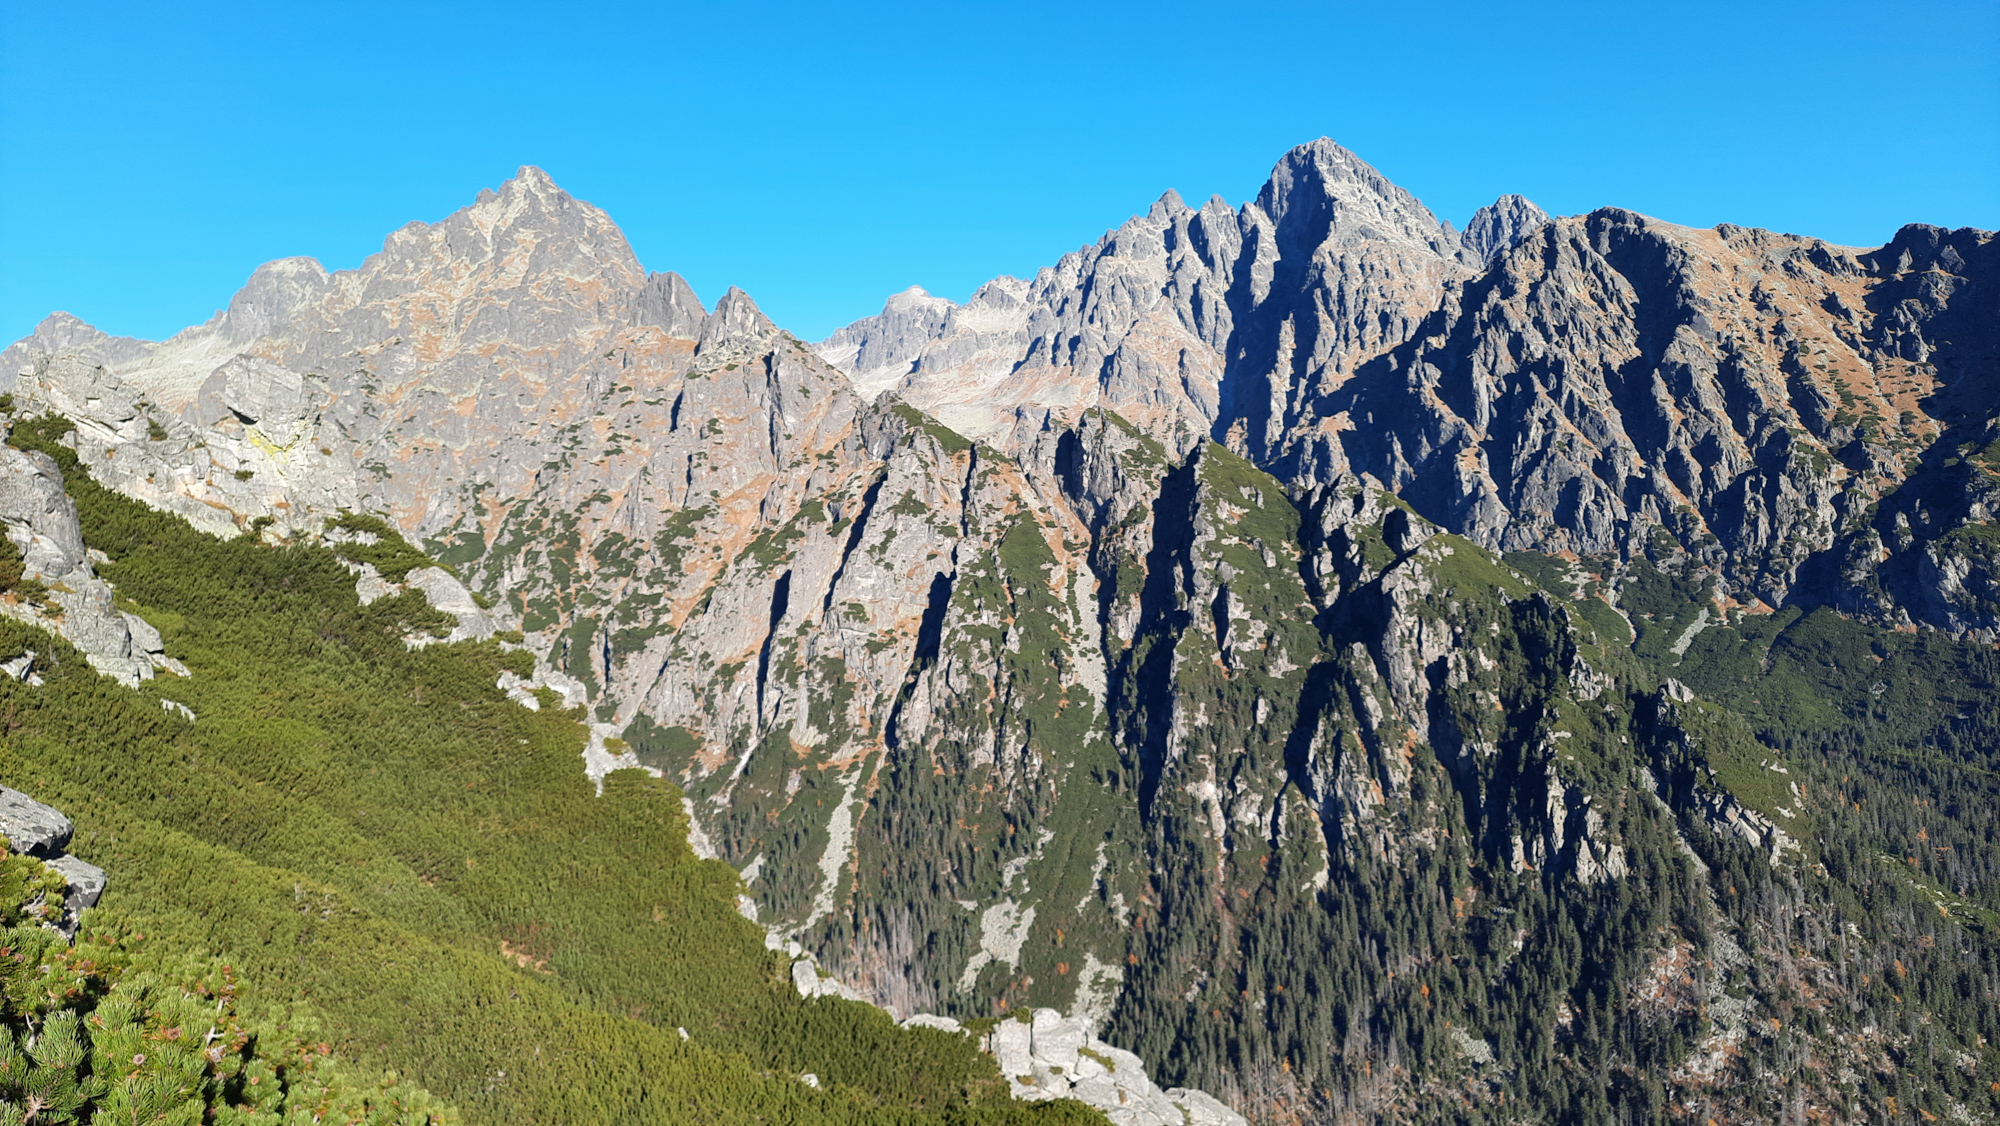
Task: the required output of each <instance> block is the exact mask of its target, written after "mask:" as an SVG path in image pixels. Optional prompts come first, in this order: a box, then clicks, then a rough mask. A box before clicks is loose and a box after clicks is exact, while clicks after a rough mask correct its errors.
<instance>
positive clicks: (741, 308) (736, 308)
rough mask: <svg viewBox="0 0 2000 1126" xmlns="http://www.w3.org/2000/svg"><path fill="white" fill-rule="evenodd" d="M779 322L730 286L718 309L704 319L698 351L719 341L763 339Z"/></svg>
mask: <svg viewBox="0 0 2000 1126" xmlns="http://www.w3.org/2000/svg"><path fill="white" fill-rule="evenodd" d="M777 327H778V326H776V325H774V324H772V323H771V319H770V318H769V317H766V316H765V315H764V311H763V310H762V309H759V308H758V307H757V303H756V302H755V301H752V300H750V295H749V294H747V293H745V292H743V291H742V290H740V289H738V288H736V287H735V286H733V285H732V286H730V287H729V292H728V293H725V294H723V295H722V299H721V300H720V301H717V302H716V303H715V312H713V313H710V314H709V315H708V319H707V320H705V321H703V322H702V326H701V339H700V340H699V341H697V342H696V344H695V352H696V354H700V353H702V352H705V351H707V350H708V349H710V348H713V347H714V346H716V345H717V344H721V343H724V342H726V341H731V340H760V339H762V338H764V337H766V336H769V335H770V334H771V333H773V332H775V331H777Z"/></svg>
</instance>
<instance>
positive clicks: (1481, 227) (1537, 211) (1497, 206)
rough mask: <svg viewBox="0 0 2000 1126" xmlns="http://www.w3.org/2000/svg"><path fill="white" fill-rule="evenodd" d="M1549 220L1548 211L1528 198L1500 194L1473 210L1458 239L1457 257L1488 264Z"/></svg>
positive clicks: (1480, 265)
mask: <svg viewBox="0 0 2000 1126" xmlns="http://www.w3.org/2000/svg"><path fill="white" fill-rule="evenodd" d="M1548 221H1549V215H1548V212H1546V211H1543V210H1542V209H1541V208H1539V207H1536V206H1535V205H1534V204H1532V203H1530V202H1528V201H1527V199H1525V198H1523V197H1521V196H1518V195H1513V194H1511V193H1510V194H1508V195H1503V196H1501V197H1500V198H1499V199H1496V200H1494V201H1493V202H1492V203H1489V204H1487V205H1486V206H1485V207H1482V208H1480V209H1479V210H1478V211H1475V212H1473V213H1472V218H1471V220H1470V221H1468V222H1467V223H1466V224H1465V236H1464V238H1463V239H1462V240H1461V241H1460V246H1459V258H1460V259H1461V260H1463V261H1464V262H1465V263H1466V264H1467V265H1469V266H1472V267H1475V268H1478V269H1485V268H1487V267H1490V266H1492V265H1493V263H1495V262H1497V261H1499V259H1500V257H1501V256H1502V255H1504V254H1506V253H1507V252H1508V251H1509V250H1512V249H1514V247H1516V246H1518V245H1520V243H1521V240H1523V239H1525V238H1527V237H1528V235H1530V234H1532V233H1533V232H1534V231H1535V230H1537V229H1539V228H1540V227H1541V225H1542V224H1544V223H1546V222H1548Z"/></svg>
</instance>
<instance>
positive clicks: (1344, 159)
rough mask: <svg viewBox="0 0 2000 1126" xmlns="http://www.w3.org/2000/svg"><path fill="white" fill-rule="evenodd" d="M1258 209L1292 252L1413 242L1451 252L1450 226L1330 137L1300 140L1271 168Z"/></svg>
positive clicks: (1259, 198)
mask: <svg viewBox="0 0 2000 1126" xmlns="http://www.w3.org/2000/svg"><path fill="white" fill-rule="evenodd" d="M1254 206H1255V208H1256V209H1257V210H1258V211H1260V212H1262V213H1263V214H1264V215H1265V216H1267V217H1268V218H1269V219H1270V221H1271V222H1272V224H1274V225H1275V227H1276V228H1277V232H1278V237H1279V239H1280V241H1281V243H1283V244H1284V245H1285V246H1286V247H1288V248H1291V249H1292V250H1293V252H1296V251H1298V250H1305V251H1307V252H1308V253H1309V252H1310V251H1311V249H1312V248H1315V247H1318V246H1320V245H1321V244H1323V243H1326V242H1327V241H1329V239H1334V240H1337V241H1340V242H1363V241H1370V242H1372V241H1382V240H1390V241H1398V240H1400V241H1408V242H1414V243H1418V244H1421V245H1424V246H1427V247H1429V248H1431V249H1432V250H1433V251H1435V252H1437V253H1440V254H1445V253H1451V252H1455V251H1456V250H1457V246H1456V240H1455V239H1454V238H1453V236H1452V234H1451V231H1450V228H1449V227H1446V226H1445V225H1444V224H1443V223H1441V222H1439V221H1438V218H1437V216H1436V215H1433V214H1432V213H1431V211H1430V209H1429V208H1427V207H1425V206H1424V205H1423V204H1422V203H1420V202H1418V201H1417V198H1416V197H1415V196H1413V195H1411V194H1410V193H1409V192H1408V191H1405V190H1404V189H1402V188H1400V187H1397V186H1396V185H1395V184H1394V183H1392V182H1391V181H1390V180H1389V178H1388V177H1387V176H1384V175H1382V174H1381V173H1380V172H1378V171H1376V170H1375V168H1374V166H1373V165H1370V164H1369V163H1368V162H1367V161H1365V160H1362V159H1361V158H1360V157H1358V156H1356V155H1354V153H1352V152H1350V151H1348V150H1347V149H1346V148H1344V147H1342V146H1341V145H1340V144H1338V143H1337V142H1335V141H1334V140H1332V139H1331V138H1328V137H1321V138H1320V139H1319V140H1317V141H1313V142H1311V143H1310V144H1304V145H1300V146H1299V147H1297V148H1295V149H1293V150H1292V151H1291V152H1288V153H1286V154H1285V155H1284V157H1283V158H1282V159H1281V160H1279V161H1278V164H1277V167H1275V168H1273V169H1272V170H1271V178H1270V179H1269V180H1268V181H1266V183H1265V184H1264V188H1263V190H1262V191H1260V192H1259V193H1258V194H1257V201H1256V203H1255V205H1254Z"/></svg>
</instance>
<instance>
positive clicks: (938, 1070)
mask: <svg viewBox="0 0 2000 1126" xmlns="http://www.w3.org/2000/svg"><path fill="white" fill-rule="evenodd" d="M65 428H66V427H65V426H63V425H62V424H47V423H42V422H39V421H37V422H29V423H23V424H21V425H18V426H17V427H16V428H15V430H14V436H13V441H14V442H16V443H17V444H18V445H20V446H22V447H24V448H36V449H41V450H43V451H45V452H47V453H49V454H50V455H51V456H53V457H55V458H56V459H57V461H58V462H59V463H62V464H63V465H64V466H65V469H66V471H67V473H68V485H69V488H70V491H71V493H72V495H73V496H74V498H75V499H76V501H77V502H78V507H79V510H80V514H81V520H82V525H83V530H84V536H85V539H86V541H87V542H88V543H89V544H90V545H91V546H92V547H94V548H97V549H99V550H101V551H104V552H105V553H106V554H108V555H109V557H110V560H111V562H109V563H108V564H105V565H104V566H103V568H102V569H103V572H104V573H105V574H106V575H107V576H108V577H110V578H111V579H112V581H113V582H114V583H115V584H116V585H117V588H118V591H119V593H120V595H121V596H122V597H123V598H125V599H127V600H129V606H130V607H131V608H133V609H135V610H136V612H138V613H140V614H142V615H144V616H145V617H146V618H147V619H148V620H150V621H152V622H153V623H154V624H155V625H156V626H158V627H159V628H160V630H161V631H162V633H163V634H165V635H166V636H167V637H168V646H169V649H170V650H171V651H172V652H173V653H174V655H176V656H178V657H180V658H181V659H183V660H184V661H185V662H186V663H187V665H188V667H189V668H190V669H191V670H192V671H193V674H194V675H193V678H192V679H191V680H187V681H181V680H167V681H154V682H151V683H149V684H147V685H146V686H145V688H144V689H143V690H141V691H136V692H135V691H131V690H127V689H124V688H121V687H119V686H118V685H116V684H115V683H113V682H112V681H110V680H107V679H104V678H102V677H99V676H98V675H96V674H95V673H93V672H92V671H91V670H90V669H89V668H88V666H87V665H86V664H85V663H84V661H83V660H82V659H81V658H80V656H79V655H77V654H76V653H75V652H74V651H73V650H70V649H69V648H68V647H67V646H65V645H63V644H62V643H61V642H59V641H57V640H55V639H53V638H51V637H49V636H48V635H46V634H44V633H42V632H40V631H38V630H32V629H29V628H27V627H25V626H21V625H18V624H15V623H12V622H0V650H4V651H5V655H6V656H7V657H13V656H16V655H19V654H20V653H23V652H26V651H28V650H33V651H34V652H35V654H36V657H35V665H34V667H35V670H36V671H37V672H39V673H40V675H41V676H42V677H43V678H45V680H46V684H45V685H43V686H41V687H30V686H28V685H26V684H24V683H20V682H17V681H14V680H12V679H5V680H0V777H4V778H5V779H7V781H8V782H9V783H10V784H11V785H13V786H15V787H16V788H19V789H23V790H26V791H28V792H30V793H33V794H34V795H36V796H37V797H38V798H40V799H42V800H45V801H48V802H50V803H51V804H54V805H57V806H58V807H60V808H62V809H63V810H65V811H66V812H67V813H68V814H69V815H70V816H71V817H72V818H73V819H74V820H75V821H76V823H77V826H78V830H77V836H76V839H75V841H74V842H73V844H72V851H73V852H74V853H76V854H77V855H79V856H82V857H84V858H86V859H88V860H90V861H91V862H93V863H96V864H98V865H100V866H102V867H104V868H105V869H107V870H108V871H109V872H110V873H111V874H112V884H111V890H110V891H109V892H108V893H107V895H106V897H105V899H104V902H103V904H102V905H101V906H100V907H99V908H97V909H95V910H94V911H93V912H92V913H91V914H90V916H88V918H87V926H86V931H85V935H84V937H83V943H84V944H85V945H86V946H88V944H90V943H92V942H97V941H100V936H102V935H107V934H111V933H114V932H115V933H118V934H123V935H127V936H128V937H127V938H126V939H124V941H127V942H131V943H141V944H142V946H143V947H144V948H145V949H148V950H159V951H163V952H164V954H163V955H162V957H163V958H164V959H166V960H167V961H169V962H174V963H175V964H182V963H187V960H188V959H197V960H199V959H207V960H211V961H219V962H226V963H227V964H228V965H229V966H231V967H232V972H233V973H235V974H238V975H240V979H241V981H242V982H243V988H242V993H241V996H240V998H239V1001H238V1003H239V1005H240V1006H241V1007H242V1009H243V1010H244V1012H245V1013H246V1015H247V1016H248V1017H249V1018H250V1019H256V1020H268V1021H285V1020H291V1019H299V1018H300V1017H301V1016H302V1017H303V1018H305V1019H310V1020H314V1021H316V1022H317V1024H318V1026H319V1028H320V1029H321V1032H320V1033H319V1035H320V1036H321V1037H322V1038H324V1039H325V1040H327V1041H328V1042H329V1045H330V1047H331V1048H332V1049H333V1050H334V1051H336V1052H337V1054H338V1056H339V1057H340V1058H341V1059H343V1060H345V1061H348V1063H349V1064H351V1065H352V1066H354V1067H356V1068H365V1069H378V1070H379V1069H393V1070H395V1071H396V1072H397V1073H399V1074H400V1075H401V1076H403V1077H405V1079H406V1080H407V1081H408V1082H409V1083H411V1084H415V1085H420V1086H421V1087H423V1088H425V1089H427V1090H428V1091H429V1092H431V1093H432V1094H433V1095H434V1096H435V1097H436V1098H437V1099H438V1100H441V1101H445V1102H449V1103H452V1104H455V1105H456V1106H457V1107H459V1108H461V1110H462V1111H463V1113H464V1114H465V1116H466V1117H467V1118H468V1119H469V1120H473V1121H492V1122H517V1121H536V1122H613V1121H616V1122H690V1121H715V1122H753V1121H771V1122H797V1123H813V1122H828V1123H834V1122H840V1123H846V1122H856V1123H859V1122H908V1123H924V1122H947V1121H962V1120H972V1119H976V1120H978V1121H982V1122H987V1121H996V1122H1007V1121H1029V1120H1032V1121H1036V1122H1060V1121H1072V1120H1074V1121H1090V1120H1095V1115H1094V1114H1093V1113H1092V1112H1088V1111H1085V1110H1084V1109H1083V1108H1081V1107H1079V1106H1077V1105H1076V1104H1067V1103H1065V1104H1048V1105H1044V1106H1037V1107H1030V1106H1026V1105H1020V1104H1014V1103H1012V1102H1010V1101H1008V1099H1007V1096H1006V1094H1005V1091H1004V1087H1003V1086H1002V1084H1001V1081H1000V1079H999V1076H998V1075H997V1073H996V1072H995V1070H994V1068H993V1065H992V1063H991V1061H990V1060H989V1059H987V1058H986V1057H985V1056H983V1055H982V1054H980V1053H979V1052H978V1051H977V1049H976V1046H975V1045H974V1043H973V1042H972V1041H971V1040H969V1039H967V1038H965V1037H960V1036H953V1035H948V1034H945V1033H941V1032H935V1031H929V1030H911V1031H903V1030H899V1029H897V1028H896V1027H895V1026H894V1025H893V1023H892V1022H891V1021H890V1019H889V1018H888V1016H887V1015H886V1014H883V1013H881V1012H879V1011H878V1010H875V1009H872V1008H870V1007H868V1006H864V1005H859V1004H854V1003H851V1002H844V1001H838V1000H831V999H821V1000H815V1001H810V1002H809V1001H804V1000H801V999H800V998H798V997H797V995H796V993H795V992H794V991H793V990H792V988H791V986H790V984H789V982H788V981H787V980H786V978H785V977H784V965H783V963H782V962H781V961H780V960H779V959H778V958H777V957H776V956H775V955H772V954H769V953H767V952H766V951H765V949H764V946H763V942H762V935H761V933H760V932H759V931H758V930H757V928H756V927H755V925H754V924H751V923H750V922H748V921H747V920H745V919H743V918H742V917H741V916H740V915H739V914H738V913H737V911H736V909H735V896H736V894H737V890H738V880H737V877H736V875H735V873H733V872H732V871H730V870H729V869H728V868H727V867H725V866H723V865H721V864H719V863H714V862H706V861H701V860H698V859H696V858H695V857H694V856H693V854H692V853H691V852H690V850H689V848H688V845H687V840H686V822H685V816H684V814H683V813H682V811H681V796H680V792H679V791H678V790H677V789H676V788H675V787H674V786H672V785H670V784H668V783H665V782H661V781H657V780H655V779H652V778H650V777H647V776H646V775H644V774H642V773H639V772H636V771H625V772H619V773H615V774H612V775H611V776H609V777H608V778H607V779H606V783H605V786H604V792H603V794H602V796H597V795H595V794H594V793H593V789H592V785H591V783H590V781H589V780H588V778H586V777H585V775H584V773H583V771H582V769H581V763H580V762H579V759H578V755H579V753H580V751H581V750H582V747H583V733H582V729H581V728H580V727H579V726H578V725H577V723H576V720H577V718H578V716H577V714H576V713H573V712H572V713H563V712H560V711H558V710H557V709H556V708H554V707H553V706H549V705H551V704H553V703H554V700H553V698H545V701H544V705H545V706H544V707H543V708H542V709H541V710H540V711H530V710H528V709H525V708H522V707H520V706H519V705H517V704H514V703H513V702H511V701H509V700H507V699H506V698H505V696H503V695H502V694H501V693H500V691H498V690H497V689H496V688H495V687H494V683H495V681H496V679H497V678H498V676H499V674H500V672H501V670H502V669H505V668H508V667H510V666H512V665H515V664H516V663H518V662H521V661H522V660H523V659H524V658H523V656H522V655H520V654H517V653H508V652H505V651H503V650H502V648H500V647H499V646H497V645H495V644H493V643H479V644H472V643H466V644H458V645H450V646H444V645H436V646H429V647H424V648H418V649H409V648H407V647H406V646H405V645H404V643H403V640H402V638H403V637H404V636H405V635H406V634H409V633H412V632H416V631H423V630H425V629H427V628H428V627H429V626H431V625H432V624H434V623H433V621H432V619H433V617H434V615H435V611H432V610H431V609H430V608H429V607H428V606H427V605H424V604H422V603H421V602H419V601H417V600H415V599H413V598H409V597H403V598H385V599H382V600H378V601H376V602H375V603H373V604H371V605H369V606H367V607H363V606H361V605H360V604H359V602H358V600H357V598H356V596H355V593H354V589H353V580H352V576H351V575H350V574H349V573H348V571H347V570H346V569H345V568H344V567H343V566H342V565H341V563H340V561H339V560H338V559H337V558H336V557H335V556H334V555H333V553H332V552H330V551H327V550H323V549H319V548H305V547H291V548H274V547H269V546H265V545H263V544H260V543H258V542H256V541H255V540H253V539H250V538H242V539H236V540H229V541H223V540H218V539H215V538H213V537H210V536H207V535H205V534H202V533H200V532H197V531H195V530H193V529H192V528H191V527H189V526H188V525H187V524H185V523H183V522H182V521H181V520H179V519H178V518H175V517H170V516H166V515H162V514H159V513H156V512H153V511H151V510H149V509H147V508H145V507H144V506H142V505H140V504H138V503H136V502H134V501H131V500H129V499H126V498H124V497H122V496H119V495H117V494H114V493H111V492H109V491H107V490H105V489H102V488H100V487H98V486H97V485H96V484H95V483H94V482H93V481H91V480H90V479H89V477H88V476H87V475H85V474H83V473H81V472H79V471H78V470H77V469H76V463H75V460H74V457H73V455H71V454H70V453H69V451H68V450H67V449H65V448H63V447H62V446H61V445H60V444H59V443H58V441H57V437H58V436H59V434H60V433H61V431H62V430H63V429H65ZM162 699H170V700H173V701H175V702H177V703H180V704H183V705H185V706H187V707H188V708H190V709H192V710H193V712H194V713H195V715H196V716H197V718H196V720H195V721H193V722H192V723H190V722H188V721H186V720H185V719H183V718H180V717H179V716H178V715H177V714H175V713H172V712H169V711H167V710H165V709H164V708H163V705H162V704H161V702H160V701H161V700H162ZM139 935H144V939H143V941H142V940H141V939H139V937H138V936H139ZM187 964H194V963H187ZM294 1014H297V1015H296V1016H295V1015H294ZM11 1019H17V1018H14V1017H11V1016H10V1020H11ZM683 1029H684V1030H685V1033H686V1034H685V1036H683V1034H682V1032H681V1030H683ZM808 1072H809V1073H812V1074H814V1075H816V1076H817V1077H818V1078H819V1080H820V1083H821V1086H820V1087H819V1088H818V1089H815V1088H813V1087H811V1086H808V1085H807V1084H805V1083H803V1082H801V1081H800V1080H799V1079H798V1076H799V1075H801V1074H802V1073H808ZM968 1116H970V1118H968ZM189 1120H190V1121H193V1119H189Z"/></svg>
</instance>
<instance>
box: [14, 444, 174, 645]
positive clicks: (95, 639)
mask: <svg viewBox="0 0 2000 1126" xmlns="http://www.w3.org/2000/svg"><path fill="white" fill-rule="evenodd" d="M0 526H4V528H5V532H6V536H7V539H8V541H9V543H10V544H11V546H12V548H13V550H14V551H15V552H17V553H18V554H19V557H20V559H21V576H20V577H21V579H22V580H24V581H28V582H32V583H34V584H36V585H37V587H38V588H39V589H36V590H33V591H32V592H30V591H29V590H27V589H25V588H21V587H18V586H17V587H16V588H15V589H13V590H12V591H9V592H6V593H4V594H0V613H4V614H6V615H8V616H9V617H13V618H18V619H21V620H23V621H26V622H29V623H31V624H34V625H37V626H41V627H43V628H45V629H48V630H49V631H50V632H52V633H55V634H58V635H60V636H61V637H62V638H63V640H65V641H68V642H69V643H70V644H71V645H74V646H76V648H77V649H78V650H79V651H80V652H82V653H83V655H84V657H85V659H87V660H88V661H89V662H90V664H91V666H92V667H93V668H95V669H97V670H98V671H99V672H102V673H104V674H106V675H108V676H112V677H116V678H117V679H118V680H120V681H122V682H124V683H125V684H127V685H136V684H138V683H139V682H140V681H142V680H150V679H152V677H153V675H154V673H155V672H156V671H157V670H167V671H170V672H173V673H175V674H177V675H181V676H185V675H187V670H186V669H185V668H184V667H182V666H181V664H180V662H178V661H176V660H174V659H173V658H171V657H168V656H167V655H166V653H165V648H164V645H163V643H162V642H161V640H160V633H159V631H158V630H156V629H154V628H153V627H152V626H151V625H149V624H147V622H146V621H145V619H143V618H141V617H139V616H138V615H137V614H130V613H126V612H124V611H121V610H119V609H118V608H117V607H116V606H115V605H114V604H113V595H112V593H111V588H110V586H108V585H107V584H106V583H105V582H104V580H102V579H100V578H98V577H97V574H96V571H95V569H94V567H93V566H92V564H91V560H90V556H89V553H88V552H87V551H86V550H85V548H84V545H83V533H82V531H81V530H80V529H79V528H78V526H77V517H76V504H75V503H74V502H73V501H71V500H70V499H69V496H68V494H66V493H65V492H63V480H62V471H61V470H60V469H58V468H57V467H56V464H55V463H54V462H53V461H51V460H49V458H48V456H47V455H45V454H39V453H22V452H21V451H20V450H16V449H14V448H12V447H0ZM13 675H15V676H16V677H17V678H19V677H22V676H25V675H27V672H26V668H25V667H24V668H23V670H22V671H21V672H18V673H14V674H13Z"/></svg>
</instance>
